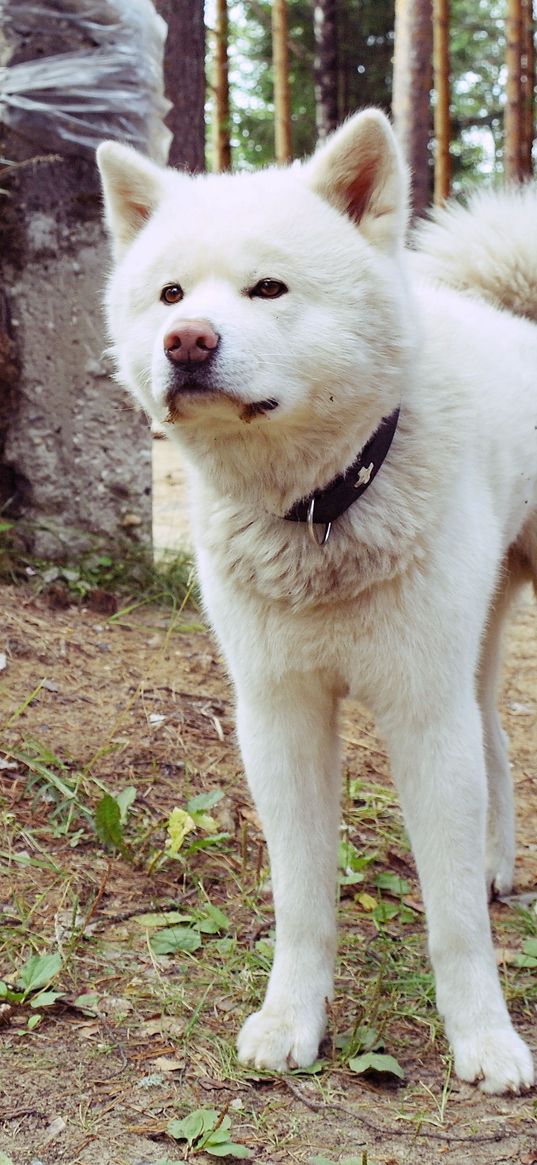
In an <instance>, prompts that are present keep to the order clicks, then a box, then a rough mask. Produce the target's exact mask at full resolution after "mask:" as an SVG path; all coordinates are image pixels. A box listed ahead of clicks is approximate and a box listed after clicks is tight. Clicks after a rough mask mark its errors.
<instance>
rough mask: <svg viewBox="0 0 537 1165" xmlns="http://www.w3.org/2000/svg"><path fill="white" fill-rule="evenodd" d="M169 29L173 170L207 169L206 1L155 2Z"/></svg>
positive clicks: (167, 83)
mask: <svg viewBox="0 0 537 1165" xmlns="http://www.w3.org/2000/svg"><path fill="white" fill-rule="evenodd" d="M155 7H156V9H157V12H159V13H160V15H161V16H162V17H163V19H164V20H165V21H166V24H167V25H168V36H167V38H166V47H165V52H164V87H165V92H166V97H167V98H168V101H170V102H171V105H172V108H171V109H170V112H169V113H168V115H167V117H166V125H167V126H168V129H169V130H170V131H171V133H172V134H173V137H172V143H171V146H170V153H169V159H168V160H169V163H170V166H179V167H180V168H181V169H184V170H189V171H191V173H198V172H199V171H201V170H204V169H205V24H204V19H203V0H156V2H155Z"/></svg>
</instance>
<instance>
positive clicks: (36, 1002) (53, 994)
mask: <svg viewBox="0 0 537 1165" xmlns="http://www.w3.org/2000/svg"><path fill="white" fill-rule="evenodd" d="M61 998H62V992H61V991H41V992H40V993H39V995H34V996H33V997H32V999H30V1001H29V1002H30V1007H51V1005H52V1004H53V1003H55V1002H56V1000H57V999H61Z"/></svg>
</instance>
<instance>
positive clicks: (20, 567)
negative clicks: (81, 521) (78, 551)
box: [0, 521, 199, 619]
mask: <svg viewBox="0 0 537 1165" xmlns="http://www.w3.org/2000/svg"><path fill="white" fill-rule="evenodd" d="M31 544H32V528H31V526H30V525H29V524H28V523H25V522H23V521H21V522H10V521H2V522H0V582H16V581H19V580H21V579H24V580H26V581H28V582H30V583H31V585H32V586H33V587H34V588H35V589H36V590H38V591H40V592H41V591H47V592H50V591H51V590H53V591H54V592H55V594H56V595H57V596H58V597H59V598H62V597H63V599H64V601H65V604H66V605H68V604H69V602H91V601H92V599H93V598H94V597H95V596H97V597H100V596H101V595H102V592H105V594H112V595H115V596H117V597H118V598H121V599H124V600H126V599H129V600H130V601H131V603H130V605H129V608H128V609H132V605H138V604H142V603H161V604H163V605H166V606H171V607H176V608H178V607H182V606H184V605H185V604H186V603H190V604H192V605H194V606H197V605H198V601H199V595H198V591H197V587H196V582H195V577H194V570H193V565H192V558H191V556H190V555H189V554H186V553H178V554H174V555H169V556H167V557H165V558H163V559H161V560H160V561H159V562H158V563H155V562H154V559H153V552H152V549H151V547H150V546H148V545H145V544H142V543H138V542H134V541H132V540H131V539H129V538H124V539H121V540H120V541H118V542H117V543H115V544H114V547H113V548H111V546H110V544H109V543H108V544H102V543H100V542H99V541H98V540H97V539H96V540H95V547H94V549H92V550H90V551H88V552H87V553H85V554H83V555H81V556H80V557H79V558H77V559H76V560H73V559H71V558H70V556H69V554H68V550H67V549H66V548H64V550H63V553H62V555H59V561H57V562H56V561H55V562H50V561H47V560H46V559H43V558H38V557H36V556H35V555H33V554H32V553H31V551H30V550H29V549H28V547H29V546H31ZM58 605H61V604H60V603H58ZM123 613H124V612H119V614H123ZM117 617H118V616H117V615H116V614H113V615H112V619H114V618H117Z"/></svg>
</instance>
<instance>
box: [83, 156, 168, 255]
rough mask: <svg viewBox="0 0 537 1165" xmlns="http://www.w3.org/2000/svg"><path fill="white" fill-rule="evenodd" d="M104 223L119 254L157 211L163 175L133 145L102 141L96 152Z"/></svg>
mask: <svg viewBox="0 0 537 1165" xmlns="http://www.w3.org/2000/svg"><path fill="white" fill-rule="evenodd" d="M97 165H98V167H99V170H100V174H101V182H102V187H103V196H104V213H105V221H106V225H107V227H108V230H109V232H110V235H111V236H112V240H113V243H114V249H115V251H116V255H120V254H121V253H122V252H123V251H124V250H125V248H126V247H128V246H129V243H132V241H133V239H135V238H136V235H137V234H138V233H139V231H141V229H142V227H143V226H144V225H145V223H146V222H147V220H148V219H149V218H150V217H151V215H152V214H153V211H155V210H156V208H157V206H158V204H159V202H160V200H161V198H162V192H163V186H164V174H163V171H162V170H161V169H160V167H159V166H156V165H155V163H154V162H150V161H149V159H148V158H144V156H143V155H142V154H139V153H138V151H137V150H134V149H133V148H132V146H123V145H120V143H119V142H103V143H102V145H100V146H99V147H98V149H97Z"/></svg>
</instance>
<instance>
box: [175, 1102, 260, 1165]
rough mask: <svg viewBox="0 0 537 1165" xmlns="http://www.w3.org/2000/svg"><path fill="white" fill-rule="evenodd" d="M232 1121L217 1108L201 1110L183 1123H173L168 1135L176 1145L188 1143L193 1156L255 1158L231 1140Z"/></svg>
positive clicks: (197, 1110)
mask: <svg viewBox="0 0 537 1165" xmlns="http://www.w3.org/2000/svg"><path fill="white" fill-rule="evenodd" d="M230 1128H231V1117H229V1116H228V1115H227V1113H226V1112H225V1111H224V1113H218V1112H217V1111H216V1109H215V1108H197V1109H195V1111H194V1112H191V1113H190V1114H189V1115H188V1116H186V1117H184V1118H183V1120H171V1121H169V1123H168V1125H167V1127H166V1132H167V1133H168V1136H170V1137H173V1138H174V1140H176V1141H186V1142H187V1145H188V1147H189V1149H190V1151H191V1152H192V1153H209V1155H210V1156H211V1157H238V1158H243V1159H245V1158H247V1157H251V1155H252V1154H251V1153H250V1151H249V1149H247V1148H246V1145H239V1144H237V1143H235V1142H234V1141H232V1140H231V1139H230Z"/></svg>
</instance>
